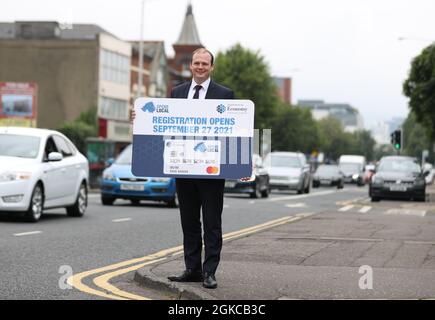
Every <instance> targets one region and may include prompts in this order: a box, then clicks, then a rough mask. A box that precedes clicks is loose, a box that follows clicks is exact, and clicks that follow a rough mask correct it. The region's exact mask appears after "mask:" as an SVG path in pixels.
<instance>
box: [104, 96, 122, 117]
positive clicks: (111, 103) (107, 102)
mask: <svg viewBox="0 0 435 320" xmlns="http://www.w3.org/2000/svg"><path fill="white" fill-rule="evenodd" d="M99 114H100V116H101V117H102V118H105V119H116V120H128V102H127V101H125V100H120V99H113V98H107V97H101V99H100V112H99Z"/></svg>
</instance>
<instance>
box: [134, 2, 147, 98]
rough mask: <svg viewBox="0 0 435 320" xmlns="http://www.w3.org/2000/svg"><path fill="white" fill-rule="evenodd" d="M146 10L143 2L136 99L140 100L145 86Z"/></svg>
mask: <svg viewBox="0 0 435 320" xmlns="http://www.w3.org/2000/svg"><path fill="white" fill-rule="evenodd" d="M144 8H145V0H142V6H141V10H140V39H139V57H138V59H139V70H138V74H137V77H138V79H137V91H136V98H139V97H140V96H141V93H142V86H143V73H142V72H143V25H144V21H143V20H144Z"/></svg>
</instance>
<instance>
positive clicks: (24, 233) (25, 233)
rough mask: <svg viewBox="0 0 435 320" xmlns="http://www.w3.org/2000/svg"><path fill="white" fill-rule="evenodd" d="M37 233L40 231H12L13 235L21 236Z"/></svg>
mask: <svg viewBox="0 0 435 320" xmlns="http://www.w3.org/2000/svg"><path fill="white" fill-rule="evenodd" d="M38 233H42V231H29V232H23V233H14V236H16V237H22V236H30V235H32V234H38Z"/></svg>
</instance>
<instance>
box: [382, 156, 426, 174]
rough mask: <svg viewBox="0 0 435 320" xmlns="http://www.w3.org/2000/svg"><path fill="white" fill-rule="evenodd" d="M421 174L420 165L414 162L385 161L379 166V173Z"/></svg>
mask: <svg viewBox="0 0 435 320" xmlns="http://www.w3.org/2000/svg"><path fill="white" fill-rule="evenodd" d="M382 171H393V172H415V173H419V172H421V169H420V165H419V164H418V163H416V162H415V161H413V160H406V159H405V160H384V161H381V163H380V164H379V167H378V170H377V172H382Z"/></svg>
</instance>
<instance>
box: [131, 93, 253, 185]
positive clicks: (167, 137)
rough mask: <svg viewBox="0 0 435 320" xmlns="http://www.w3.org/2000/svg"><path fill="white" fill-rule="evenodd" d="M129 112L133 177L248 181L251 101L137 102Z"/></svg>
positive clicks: (251, 117) (173, 100)
mask: <svg viewBox="0 0 435 320" xmlns="http://www.w3.org/2000/svg"><path fill="white" fill-rule="evenodd" d="M134 109H135V113H136V118H135V120H134V124H133V162H132V172H133V174H134V175H136V176H152V177H176V178H204V179H238V178H242V177H250V176H251V173H252V159H251V154H252V149H253V145H252V138H253V135H254V103H253V102H252V101H250V100H218V99H216V100H215V99H206V100H202V99H201V100H199V99H198V100H197V99H195V100H190V99H189V100H188V99H158V98H139V99H136V101H135V104H134Z"/></svg>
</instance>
